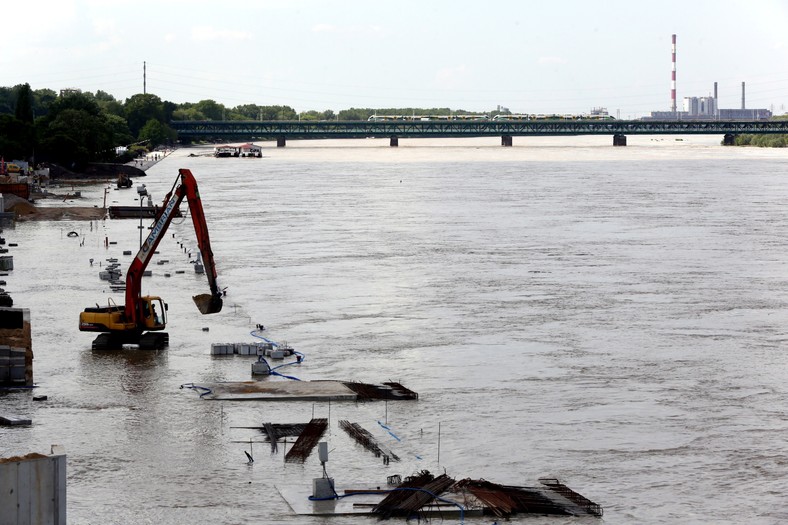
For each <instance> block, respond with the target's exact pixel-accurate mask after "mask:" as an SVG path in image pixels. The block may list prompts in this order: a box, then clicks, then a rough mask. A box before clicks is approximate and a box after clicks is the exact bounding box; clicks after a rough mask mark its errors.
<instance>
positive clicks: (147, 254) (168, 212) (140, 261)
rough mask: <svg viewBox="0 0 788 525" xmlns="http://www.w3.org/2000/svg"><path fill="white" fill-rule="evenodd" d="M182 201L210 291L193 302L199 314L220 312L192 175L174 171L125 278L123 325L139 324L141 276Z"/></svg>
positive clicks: (195, 298) (212, 265)
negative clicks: (187, 208) (175, 174)
mask: <svg viewBox="0 0 788 525" xmlns="http://www.w3.org/2000/svg"><path fill="white" fill-rule="evenodd" d="M184 197H185V198H186V200H187V201H188V203H189V211H190V212H191V216H192V222H193V223H194V231H195V233H196V234H197V244H198V246H199V248H200V254H201V255H202V260H203V264H204V266H205V274H206V275H207V276H208V285H209V286H210V288H211V293H210V294H201V295H196V296H194V297H193V299H194V302H195V303H196V304H197V308H199V309H200V312H202V313H203V314H212V313H216V312H220V311H221V310H222V294H221V292H220V291H219V286H218V284H217V283H216V265H215V264H214V260H213V252H212V251H211V240H210V238H209V237H208V227H207V226H206V224H205V213H204V212H203V209H202V202H201V201H200V193H199V191H198V189H197V181H195V180H194V175H192V172H191V171H190V170H188V169H185V168H182V169H180V170H178V178H177V179H176V180H175V183H174V184H173V189H172V190H170V192H169V193H168V194H167V196H166V197H165V198H164V203H163V204H162V207H161V208H160V209H159V210H158V212H157V213H156V222H155V224H154V225H153V228H152V229H151V232H150V234H149V235H148V238H147V239H146V240H145V242H143V243H142V246H141V247H140V251H139V252H137V256H136V257H135V258H134V261H133V262H132V263H131V266H130V267H129V270H128V272H127V274H126V306H125V314H126V320H127V322H134V323H136V324H139V323H140V319H141V318H142V315H143V313H142V312H141V304H140V297H141V295H142V274H143V272H144V271H145V269H146V268H147V267H148V263H149V262H150V260H151V258H152V257H153V253H154V252H155V251H156V247H157V246H158V245H159V242H160V241H161V239H162V237H163V236H164V233H165V232H166V231H167V228H169V226H170V223H171V222H172V219H173V217H174V215H175V210H177V209H178V206H179V205H180V203H181V201H182V200H183V199H184Z"/></svg>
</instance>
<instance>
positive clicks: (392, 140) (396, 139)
mask: <svg viewBox="0 0 788 525" xmlns="http://www.w3.org/2000/svg"><path fill="white" fill-rule="evenodd" d="M389 146H391V147H392V148H396V147H397V146H399V137H391V138H390V139H389Z"/></svg>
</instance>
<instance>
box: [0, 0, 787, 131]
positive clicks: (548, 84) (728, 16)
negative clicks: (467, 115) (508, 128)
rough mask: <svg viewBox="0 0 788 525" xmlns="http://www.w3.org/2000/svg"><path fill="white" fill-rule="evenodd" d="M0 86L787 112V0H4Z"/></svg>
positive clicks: (339, 102) (182, 96) (430, 103)
mask: <svg viewBox="0 0 788 525" xmlns="http://www.w3.org/2000/svg"><path fill="white" fill-rule="evenodd" d="M2 20H3V37H2V43H0V70H1V71H2V73H0V76H1V77H2V81H0V85H3V86H13V85H16V84H20V83H25V82H27V83H29V84H30V85H31V87H32V88H33V89H40V88H50V89H54V90H60V89H62V88H66V87H76V88H81V89H82V90H84V91H91V92H95V91H97V90H103V91H106V92H108V93H110V94H112V95H114V96H115V97H116V98H118V99H119V100H124V99H126V98H128V97H130V96H131V95H134V94H136V93H142V92H143V62H146V63H147V68H146V69H147V92H148V93H153V94H156V95H158V96H160V97H161V98H162V99H164V100H170V101H173V102H176V103H180V102H197V101H199V100H204V99H213V100H215V101H217V102H220V103H222V104H224V105H226V106H228V107H233V106H236V105H239V104H260V105H275V104H284V105H289V106H292V107H293V108H295V109H296V110H297V111H305V110H310V109H316V110H320V111H322V110H325V109H333V110H334V111H338V110H341V109H346V108H349V107H372V108H386V107H424V108H427V107H451V108H453V109H465V110H469V111H478V112H487V111H491V110H493V109H495V108H496V106H497V105H499V104H500V105H502V106H505V107H508V108H510V109H511V110H512V111H513V112H515V113H520V112H522V113H548V112H556V113H570V112H576V113H579V112H587V111H589V110H590V109H591V108H592V107H596V106H603V107H607V108H608V110H609V111H610V113H611V114H613V115H614V116H615V115H616V114H618V115H619V116H620V117H621V118H628V117H636V116H642V115H644V114H647V113H648V112H650V111H652V110H662V111H666V110H668V109H670V69H671V63H670V47H671V41H670V40H671V34H673V33H675V34H677V38H678V45H677V48H678V49H677V54H678V59H677V64H678V65H677V70H678V73H677V78H678V81H677V93H678V95H677V98H678V101H679V102H678V103H679V106H681V100H682V98H683V97H687V96H708V95H710V94H712V91H713V83H714V82H715V81H716V82H718V84H719V88H718V89H719V102H720V107H722V108H738V107H740V106H741V83H742V82H746V85H747V89H746V93H747V107H748V108H767V109H769V108H771V107H772V106H773V109H774V111H775V113H778V114H781V113H784V112H786V111H788V108H787V107H786V106H788V0H782V1H781V0H714V1H711V0H709V1H707V0H692V1H687V0H658V1H650V0H637V1H635V0H611V1H605V0H596V1H591V0H533V1H532V0H495V1H484V0H387V1H384V0H254V1H253V0H232V1H228V2H220V1H216V0H212V1H202V0H159V1H156V2H153V1H148V0H134V1H131V0H129V1H126V0H117V1H111V0H109V1H98V0H51V1H45V0H27V1H24V0H23V1H9V2H3V9H2Z"/></svg>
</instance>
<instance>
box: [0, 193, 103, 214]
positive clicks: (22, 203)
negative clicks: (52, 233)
mask: <svg viewBox="0 0 788 525" xmlns="http://www.w3.org/2000/svg"><path fill="white" fill-rule="evenodd" d="M3 202H4V204H5V210H4V211H7V212H13V213H14V214H15V215H16V219H17V220H19V221H59V220H64V219H71V220H95V219H103V218H104V216H105V215H106V211H105V210H104V208H97V207H92V208H88V207H77V206H63V207H47V208H41V207H37V206H34V205H33V204H31V203H30V202H29V201H26V200H25V199H23V198H22V197H18V196H16V195H12V194H10V193H7V194H4V195H3Z"/></svg>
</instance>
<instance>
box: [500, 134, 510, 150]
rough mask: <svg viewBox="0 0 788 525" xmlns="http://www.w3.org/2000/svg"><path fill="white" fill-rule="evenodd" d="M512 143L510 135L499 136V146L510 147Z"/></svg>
mask: <svg viewBox="0 0 788 525" xmlns="http://www.w3.org/2000/svg"><path fill="white" fill-rule="evenodd" d="M512 144H513V142H512V136H511V135H503V136H502V137H501V146H505V147H507V148H511V147H512Z"/></svg>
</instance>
